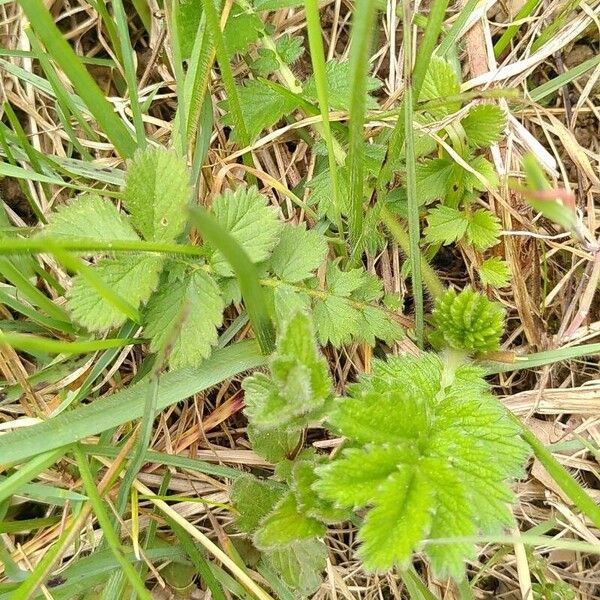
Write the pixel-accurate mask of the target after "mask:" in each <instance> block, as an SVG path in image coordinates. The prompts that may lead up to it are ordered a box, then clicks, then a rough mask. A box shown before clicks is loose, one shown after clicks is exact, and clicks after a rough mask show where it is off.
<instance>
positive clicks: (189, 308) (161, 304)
mask: <svg viewBox="0 0 600 600" xmlns="http://www.w3.org/2000/svg"><path fill="white" fill-rule="evenodd" d="M224 308H225V306H224V303H223V299H222V297H221V292H220V290H219V286H218V285H217V284H216V283H215V280H214V279H213V278H212V277H211V276H210V275H208V274H207V273H204V272H203V271H195V272H193V273H192V274H191V275H189V276H186V277H184V278H183V279H181V280H178V281H171V282H166V283H165V284H164V285H163V286H161V287H160V288H159V290H158V292H157V293H156V294H154V295H153V296H152V298H151V299H150V301H149V302H148V306H147V307H146V311H145V315H144V322H145V333H146V335H147V336H149V337H151V338H152V341H151V342H150V350H151V351H152V352H162V351H163V350H165V348H166V347H167V346H169V347H170V352H169V357H168V358H169V366H170V367H171V368H177V367H187V366H197V365H198V364H199V363H200V362H201V361H202V359H203V358H206V357H207V356H209V355H210V352H211V349H212V347H213V346H214V345H215V344H216V343H217V340H218V335H217V328H218V327H220V325H221V323H222V322H223V310H224Z"/></svg>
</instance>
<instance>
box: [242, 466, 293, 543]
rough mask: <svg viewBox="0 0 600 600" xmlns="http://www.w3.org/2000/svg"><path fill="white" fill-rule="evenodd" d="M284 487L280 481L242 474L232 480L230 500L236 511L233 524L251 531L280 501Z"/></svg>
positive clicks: (243, 530)
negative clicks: (236, 514)
mask: <svg viewBox="0 0 600 600" xmlns="http://www.w3.org/2000/svg"><path fill="white" fill-rule="evenodd" d="M284 493H285V488H284V486H283V485H281V484H280V483H276V482H274V481H269V480H265V479H258V478H257V477H254V476H253V475H242V476H241V477H238V478H237V479H236V480H235V481H234V482H233V487H232V490H231V502H232V503H233V506H234V507H235V509H236V510H237V512H238V517H237V518H236V520H235V526H236V527H237V529H238V530H239V531H242V532H243V533H253V532H254V531H256V530H257V529H258V526H259V524H260V522H261V521H262V520H263V519H265V518H266V517H267V515H268V514H269V513H270V512H271V511H272V510H273V508H274V507H275V506H276V505H277V503H278V502H280V501H281V499H282V497H283V494H284Z"/></svg>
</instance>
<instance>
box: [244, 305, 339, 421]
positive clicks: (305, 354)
mask: <svg viewBox="0 0 600 600" xmlns="http://www.w3.org/2000/svg"><path fill="white" fill-rule="evenodd" d="M270 366H271V377H270V378H269V377H267V376H266V375H264V374H263V373H258V374H256V375H254V376H252V377H248V378H247V379H246V380H245V381H244V383H243V388H244V390H245V392H246V414H247V415H248V417H249V419H250V421H251V422H252V423H253V424H254V425H255V426H256V427H259V428H262V429H275V428H279V429H283V430H287V431H298V430H300V429H303V428H304V427H306V426H307V425H308V424H309V423H310V422H311V421H312V420H314V419H318V418H321V416H322V415H321V413H322V411H323V410H324V408H325V403H326V401H327V399H328V398H329V396H330V394H331V381H330V377H329V372H328V368H327V362H326V361H325V359H324V358H323V357H322V356H321V355H320V354H319V351H318V349H317V347H316V343H315V340H314V335H313V331H312V325H311V323H310V319H309V318H308V316H307V315H306V314H303V313H298V314H296V315H294V316H293V317H292V319H291V320H290V321H289V322H288V323H287V324H286V326H285V328H284V330H283V333H282V334H281V335H280V337H279V339H278V344H277V350H276V352H275V353H274V355H273V357H272V359H271V365H270Z"/></svg>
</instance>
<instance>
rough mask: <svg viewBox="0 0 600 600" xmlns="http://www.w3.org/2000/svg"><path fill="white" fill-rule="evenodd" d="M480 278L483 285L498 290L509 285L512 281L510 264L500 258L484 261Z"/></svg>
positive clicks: (480, 270)
mask: <svg viewBox="0 0 600 600" xmlns="http://www.w3.org/2000/svg"><path fill="white" fill-rule="evenodd" d="M479 278H480V279H481V283H483V285H491V286H492V287H496V288H501V287H504V286H505V285H508V283H509V281H510V269H509V268H508V263H507V262H506V261H504V260H502V259H501V258H499V257H498V256H492V257H491V258H488V259H486V260H484V261H483V263H481V266H480V267H479Z"/></svg>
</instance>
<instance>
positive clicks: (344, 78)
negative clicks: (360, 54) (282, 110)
mask: <svg viewBox="0 0 600 600" xmlns="http://www.w3.org/2000/svg"><path fill="white" fill-rule="evenodd" d="M325 77H326V80H327V92H328V98H329V106H330V108H332V109H333V110H349V108H350V99H351V97H352V94H353V90H352V86H351V84H350V82H351V77H350V62H349V61H344V62H340V61H337V60H330V61H329V62H328V63H327V64H326V65H325ZM366 85H367V92H372V91H375V90H376V89H378V88H380V87H381V83H380V82H379V81H378V80H377V79H375V78H374V77H367V84H366ZM303 92H304V96H306V97H307V98H309V99H310V100H313V101H314V102H316V101H317V99H318V97H317V86H316V83H315V79H314V76H311V77H309V79H308V80H307V81H306V84H305V86H304V90H303ZM366 102H367V105H366V106H367V109H374V108H377V101H376V100H375V99H374V98H373V97H372V96H371V95H370V93H367V101H366Z"/></svg>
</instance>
